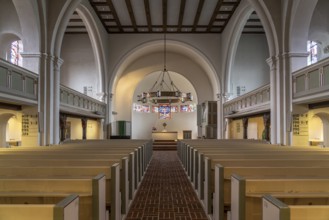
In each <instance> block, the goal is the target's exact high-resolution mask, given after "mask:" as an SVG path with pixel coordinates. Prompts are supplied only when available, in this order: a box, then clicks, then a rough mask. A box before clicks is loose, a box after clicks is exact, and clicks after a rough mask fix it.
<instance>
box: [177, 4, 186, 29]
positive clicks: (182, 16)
mask: <svg viewBox="0 0 329 220" xmlns="http://www.w3.org/2000/svg"><path fill="white" fill-rule="evenodd" d="M185 4H186V0H181V1H180V8H179V18H178V32H180V31H181V30H182V25H183V18H184V13H185Z"/></svg>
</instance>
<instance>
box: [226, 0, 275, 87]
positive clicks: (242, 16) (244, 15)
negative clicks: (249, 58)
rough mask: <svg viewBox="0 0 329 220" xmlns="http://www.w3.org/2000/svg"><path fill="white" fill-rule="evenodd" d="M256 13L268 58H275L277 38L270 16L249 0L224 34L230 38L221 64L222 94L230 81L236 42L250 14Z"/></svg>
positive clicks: (256, 3)
mask: <svg viewBox="0 0 329 220" xmlns="http://www.w3.org/2000/svg"><path fill="white" fill-rule="evenodd" d="M253 11H256V13H257V15H258V17H259V19H260V20H261V23H262V25H263V28H264V30H265V34H266V39H267V45H268V48H269V54H270V57H275V56H276V55H277V54H278V50H279V49H278V48H279V46H278V40H277V39H278V38H277V34H276V31H275V27H274V23H273V22H272V21H271V19H270V18H271V16H270V15H269V12H268V10H267V8H266V7H263V6H261V5H260V4H259V3H258V2H255V1H252V0H250V1H249V3H245V4H243V5H241V7H239V10H238V11H236V12H235V13H237V16H234V18H235V19H234V20H232V23H231V26H232V27H233V28H231V29H229V32H228V33H226V34H227V36H230V37H229V38H228V39H229V42H228V44H227V45H228V46H227V51H226V54H227V56H224V57H226V60H225V61H224V62H223V63H225V66H224V67H223V68H224V82H225V84H224V86H223V89H224V92H225V93H226V92H228V89H229V83H230V79H231V69H232V66H233V62H234V58H235V55H236V51H237V47H238V42H239V39H240V37H241V34H242V30H243V27H244V25H245V23H246V21H247V19H248V18H249V16H250V14H251V13H252V12H253Z"/></svg>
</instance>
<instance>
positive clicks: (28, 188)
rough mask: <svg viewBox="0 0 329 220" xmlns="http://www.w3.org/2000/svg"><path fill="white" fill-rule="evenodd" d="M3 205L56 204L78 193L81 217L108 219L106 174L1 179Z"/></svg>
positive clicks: (0, 202) (90, 219)
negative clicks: (84, 177)
mask: <svg viewBox="0 0 329 220" xmlns="http://www.w3.org/2000/svg"><path fill="white" fill-rule="evenodd" d="M0 186H1V187H0V204H6V203H7V204H52V203H53V204H56V203H58V202H59V201H60V200H62V199H64V198H65V197H67V196H69V195H70V194H76V195H78V196H79V198H80V207H79V215H80V220H93V219H99V220H105V219H106V203H105V202H106V201H105V195H106V185H105V175H98V176H96V177H94V178H92V179H82V178H75V179H69V178H62V179H59V178H57V179H54V178H45V179H31V178H29V179H27V178H24V179H23V178H13V179H4V178H0Z"/></svg>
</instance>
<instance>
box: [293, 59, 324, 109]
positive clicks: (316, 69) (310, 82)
mask: <svg viewBox="0 0 329 220" xmlns="http://www.w3.org/2000/svg"><path fill="white" fill-rule="evenodd" d="M292 79H293V103H297V104H298V103H300V104H302V103H308V102H309V101H312V102H314V101H328V100H329V97H328V95H329V58H327V59H324V60H322V61H320V62H318V63H315V64H313V65H310V66H307V67H305V68H303V69H300V70H298V71H296V72H294V73H293V74H292Z"/></svg>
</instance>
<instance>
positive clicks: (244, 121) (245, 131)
mask: <svg viewBox="0 0 329 220" xmlns="http://www.w3.org/2000/svg"><path fill="white" fill-rule="evenodd" d="M242 124H243V139H248V118H243V119H242Z"/></svg>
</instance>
